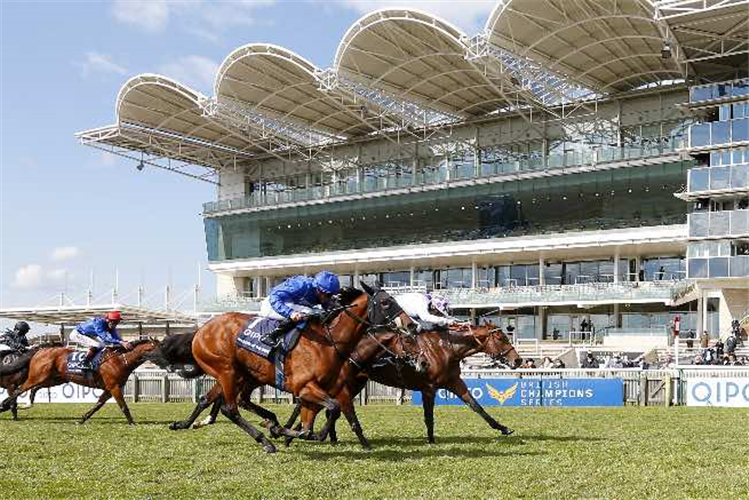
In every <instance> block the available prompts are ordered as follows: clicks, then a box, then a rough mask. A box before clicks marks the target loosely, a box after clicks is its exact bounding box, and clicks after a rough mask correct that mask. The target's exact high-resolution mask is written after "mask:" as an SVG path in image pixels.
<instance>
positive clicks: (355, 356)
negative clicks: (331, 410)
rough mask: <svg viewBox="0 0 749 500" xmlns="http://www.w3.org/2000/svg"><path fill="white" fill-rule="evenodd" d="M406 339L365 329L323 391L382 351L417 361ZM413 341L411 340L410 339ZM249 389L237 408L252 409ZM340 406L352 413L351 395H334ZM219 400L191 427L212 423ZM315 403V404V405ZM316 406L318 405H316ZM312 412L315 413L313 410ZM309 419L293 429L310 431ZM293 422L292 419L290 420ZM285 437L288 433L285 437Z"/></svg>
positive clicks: (338, 386)
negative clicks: (339, 369) (344, 396)
mask: <svg viewBox="0 0 749 500" xmlns="http://www.w3.org/2000/svg"><path fill="white" fill-rule="evenodd" d="M409 339H413V337H408V338H407V339H405V341H404V338H403V335H402V334H401V333H398V332H394V331H391V330H383V331H379V332H367V335H366V336H365V337H364V338H363V339H362V340H361V341H359V344H357V346H356V349H355V350H354V352H353V353H352V354H351V355H350V356H349V358H348V360H347V362H345V363H344V364H343V366H342V367H341V371H340V372H339V373H338V376H337V377H335V378H333V379H331V384H330V385H329V386H326V387H324V389H325V390H327V391H328V393H330V394H332V395H336V394H339V393H340V392H341V390H342V389H343V387H344V386H345V385H346V384H347V381H348V380H349V379H350V378H351V377H353V376H355V374H356V372H358V371H359V370H361V369H362V368H364V367H366V366H368V365H369V364H370V363H371V362H372V361H373V360H374V359H375V358H376V357H377V356H379V355H380V354H383V353H389V354H390V355H391V356H394V357H395V358H397V362H401V363H409V364H410V363H415V362H418V361H419V359H418V358H419V357H418V353H416V352H412V351H413V348H410V346H408V345H406V344H409V343H410V342H409ZM414 343H415V341H414ZM397 347H400V349H398V350H399V351H401V352H404V351H405V352H406V354H405V355H404V357H400V356H398V355H396V354H395V352H394V351H395V350H396V349H397ZM251 392H252V391H251V390H247V389H246V388H245V389H243V390H242V392H241V394H240V396H239V403H238V404H239V406H240V407H241V408H245V409H247V410H250V411H253V412H254V411H255V408H254V406H255V405H254V403H252V401H251V400H250V395H251ZM336 399H337V400H338V402H339V404H340V405H341V411H342V413H343V414H344V415H348V414H350V413H349V412H354V409H353V401H352V399H351V398H336ZM221 402H222V399H221V398H219V399H218V400H216V401H215V402H214V403H213V407H212V408H211V413H210V415H209V416H208V417H207V418H206V419H204V420H203V421H201V422H196V423H194V424H193V428H194V429H199V428H201V427H205V426H208V425H212V424H214V423H215V422H216V418H217V417H218V412H219V409H220V404H221ZM300 404H301V405H304V403H300ZM315 406H316V405H315ZM316 407H317V408H319V406H316ZM314 413H315V414H316V413H317V412H314ZM313 420H314V419H313V418H310V419H308V421H307V422H306V424H307V425H306V426H300V427H299V429H298V430H297V432H299V431H301V432H303V433H304V432H306V433H311V432H312V425H313V423H314V422H313ZM292 423H293V422H292ZM357 423H358V422H357V421H352V420H351V419H350V420H349V424H350V425H351V429H352V430H353V431H354V433H355V434H356V435H357V437H358V438H359V442H360V443H361V445H362V446H363V447H364V448H366V449H369V448H370V445H369V441H368V440H367V439H366V437H365V436H364V433H363V432H362V431H361V428H357ZM287 437H289V436H287ZM326 437H327V436H326V428H323V431H322V432H321V433H320V434H319V435H317V436H316V437H315V439H316V440H319V441H324V440H325V438H326Z"/></svg>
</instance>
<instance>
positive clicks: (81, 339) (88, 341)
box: [70, 330, 107, 348]
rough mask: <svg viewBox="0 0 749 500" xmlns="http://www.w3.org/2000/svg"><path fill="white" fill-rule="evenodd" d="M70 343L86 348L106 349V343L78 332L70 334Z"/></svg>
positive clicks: (74, 331)
mask: <svg viewBox="0 0 749 500" xmlns="http://www.w3.org/2000/svg"><path fill="white" fill-rule="evenodd" d="M70 341H71V342H74V343H76V344H78V345H82V346H84V347H99V348H102V347H106V345H107V344H106V343H104V342H103V341H102V340H99V339H97V338H95V337H89V336H88V335H83V334H82V333H81V332H79V331H78V330H73V331H72V332H70Z"/></svg>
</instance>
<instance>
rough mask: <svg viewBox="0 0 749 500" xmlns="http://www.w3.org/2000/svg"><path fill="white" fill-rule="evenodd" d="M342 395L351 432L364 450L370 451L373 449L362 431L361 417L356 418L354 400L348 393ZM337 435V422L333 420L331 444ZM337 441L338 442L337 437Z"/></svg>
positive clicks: (343, 406)
mask: <svg viewBox="0 0 749 500" xmlns="http://www.w3.org/2000/svg"><path fill="white" fill-rule="evenodd" d="M341 394H342V395H343V398H342V399H343V402H342V403H341V409H342V411H343V415H344V416H345V417H346V420H348V423H349V426H351V430H352V431H354V434H356V437H357V438H359V443H360V444H361V445H362V448H364V449H365V450H369V449H370V448H372V447H371V446H370V444H369V441H367V438H366V437H364V431H363V430H362V427H361V424H360V423H359V417H357V416H356V409H355V408H354V403H353V399H352V398H351V397H349V394H348V392H346V391H343V392H342V393H341ZM340 399H341V398H339V400H340ZM335 435H336V432H335V420H333V421H332V422H331V426H330V442H331V443H333V438H334V436H335ZM335 441H336V442H337V441H338V438H337V437H336V439H335Z"/></svg>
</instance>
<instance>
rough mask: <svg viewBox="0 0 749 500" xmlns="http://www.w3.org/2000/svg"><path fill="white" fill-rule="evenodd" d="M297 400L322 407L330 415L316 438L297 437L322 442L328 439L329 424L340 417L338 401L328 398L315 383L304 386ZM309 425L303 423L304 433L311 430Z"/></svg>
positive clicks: (308, 423) (309, 423)
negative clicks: (328, 411)
mask: <svg viewBox="0 0 749 500" xmlns="http://www.w3.org/2000/svg"><path fill="white" fill-rule="evenodd" d="M299 398H300V399H302V400H304V401H306V402H308V403H314V404H317V405H321V406H324V407H325V408H326V409H328V410H330V413H329V414H328V421H327V422H326V424H325V425H324V426H323V430H322V431H321V432H320V434H319V435H318V436H317V437H315V436H304V437H303V436H299V437H303V438H304V439H311V440H319V441H324V440H325V438H327V437H328V430H329V429H330V422H332V421H334V420H335V419H337V418H338V417H339V416H340V415H341V405H340V403H338V401H336V400H335V399H334V398H332V397H330V395H329V394H328V393H327V392H325V391H324V390H323V389H322V388H321V387H320V386H319V385H318V384H317V383H316V382H310V383H308V384H307V385H305V386H304V388H303V389H302V390H301V391H300V392H299ZM311 424H312V422H305V427H306V429H305V431H307V430H308V429H310V428H311Z"/></svg>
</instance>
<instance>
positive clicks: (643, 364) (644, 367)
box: [637, 356, 650, 370]
mask: <svg viewBox="0 0 749 500" xmlns="http://www.w3.org/2000/svg"><path fill="white" fill-rule="evenodd" d="M637 365H638V366H639V367H640V370H647V369H648V368H650V365H649V364H648V362H647V361H645V356H640V360H639V361H638V362H637Z"/></svg>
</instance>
